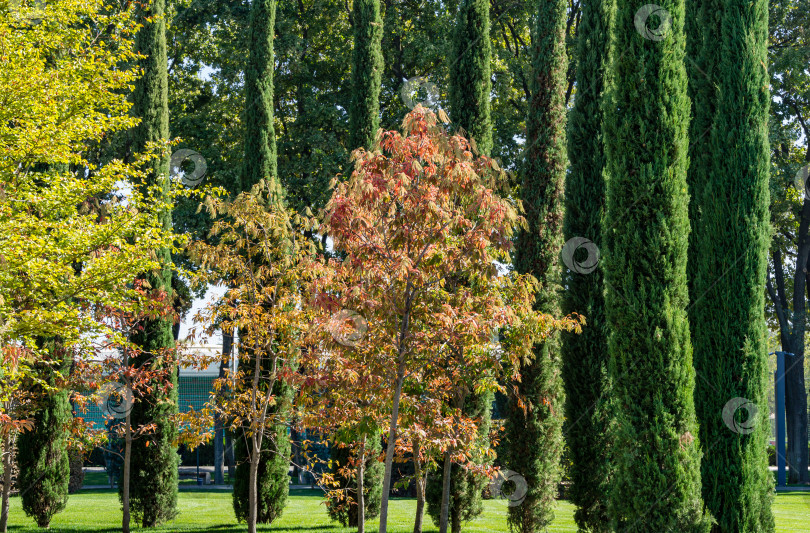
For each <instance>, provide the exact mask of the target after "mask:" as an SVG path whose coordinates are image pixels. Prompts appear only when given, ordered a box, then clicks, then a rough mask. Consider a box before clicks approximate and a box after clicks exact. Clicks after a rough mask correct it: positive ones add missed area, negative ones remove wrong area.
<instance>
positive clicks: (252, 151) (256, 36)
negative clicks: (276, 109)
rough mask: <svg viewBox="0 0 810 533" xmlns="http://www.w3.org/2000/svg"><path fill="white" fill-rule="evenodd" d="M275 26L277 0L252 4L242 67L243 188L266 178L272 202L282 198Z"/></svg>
mask: <svg viewBox="0 0 810 533" xmlns="http://www.w3.org/2000/svg"><path fill="white" fill-rule="evenodd" d="M275 29H276V0H259V1H256V2H253V3H252V7H251V10H250V31H249V34H248V38H249V40H248V44H249V46H250V56H249V59H248V62H247V66H246V67H245V138H244V144H245V161H244V166H243V172H242V181H241V184H242V187H241V189H242V191H249V190H250V189H251V187H253V185H254V184H256V183H258V182H259V181H261V180H267V181H268V183H270V184H274V185H275V187H276V188H275V189H274V190H273V191H271V193H272V194H275V195H276V197H275V198H274V200H275V201H279V200H280V199H281V190H280V189H278V188H277V184H278V163H277V161H276V130H275V126H274V124H273V68H274V64H273V56H274V54H273V39H274V37H275Z"/></svg>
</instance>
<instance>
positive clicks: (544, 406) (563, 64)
mask: <svg viewBox="0 0 810 533" xmlns="http://www.w3.org/2000/svg"><path fill="white" fill-rule="evenodd" d="M536 5H537V12H536V13H535V17H534V28H533V32H532V47H531V51H532V52H531V59H532V70H531V79H530V84H531V85H530V88H531V99H530V101H529V113H528V116H527V117H526V143H527V148H526V158H525V161H524V166H523V169H522V172H523V181H522V185H521V189H520V197H521V200H522V201H523V207H524V209H525V211H526V212H525V216H526V221H527V223H528V228H527V230H526V231H523V232H521V233H520V235H519V236H518V240H517V244H516V247H515V268H516V270H517V271H518V272H521V273H527V274H531V275H533V276H534V277H535V278H537V280H538V282H539V284H540V285H539V288H538V292H537V295H536V301H535V309H537V310H539V311H542V312H544V313H551V314H553V315H557V314H559V289H560V262H559V259H560V257H559V254H560V249H561V247H562V223H563V188H564V183H565V169H566V146H565V122H566V108H565V89H566V78H565V75H566V71H567V70H568V61H567V56H566V52H565V23H566V8H567V2H566V1H565V0H554V1H550V2H545V1H541V2H537V4H536ZM560 366H561V365H560V346H559V339H558V338H556V337H552V338H549V339H547V340H546V341H544V342H542V343H540V344H538V345H537V346H535V358H534V360H533V361H532V362H531V363H529V364H528V365H525V366H524V367H523V368H521V370H520V374H521V381H520V382H516V383H514V387H515V389H516V391H517V392H518V393H519V394H520V396H521V397H522V399H523V401H525V403H526V409H525V410H524V408H523V406H522V405H520V403H519V402H518V401H517V399H516V398H514V397H511V398H510V399H509V402H508V403H507V420H506V434H505V436H504V444H505V450H506V457H505V458H504V464H505V465H506V466H507V467H508V468H509V469H511V470H514V471H515V472H517V473H518V474H520V475H521V476H523V477H524V478H525V479H526V482H527V486H528V493H527V494H526V499H525V501H524V502H523V503H522V504H521V505H516V506H512V507H509V517H508V522H509V525H510V528H511V529H512V530H514V531H520V532H522V533H533V532H536V531H542V530H544V529H545V528H546V526H547V525H548V524H549V523H550V522H551V520H552V518H553V513H554V498H555V495H556V492H557V484H558V482H559V480H560V474H561V471H560V455H561V454H562V432H561V429H562V416H560V414H561V411H562V404H563V397H564V395H563V389H562V379H561V376H560Z"/></svg>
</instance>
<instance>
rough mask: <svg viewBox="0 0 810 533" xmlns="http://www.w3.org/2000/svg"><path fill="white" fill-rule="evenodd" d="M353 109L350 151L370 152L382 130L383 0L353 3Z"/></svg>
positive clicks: (350, 128)
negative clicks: (380, 129) (366, 150)
mask: <svg viewBox="0 0 810 533" xmlns="http://www.w3.org/2000/svg"><path fill="white" fill-rule="evenodd" d="M352 24H353V25H354V52H353V55H352V105H351V109H350V111H349V149H351V150H354V149H355V148H360V147H362V148H366V149H370V148H371V147H372V145H373V144H374V138H375V136H376V135H377V129H378V128H379V127H380V83H381V81H382V71H383V57H382V50H381V45H382V34H383V28H382V18H381V17H380V0H354V4H353V7H352Z"/></svg>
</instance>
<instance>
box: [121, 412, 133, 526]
mask: <svg viewBox="0 0 810 533" xmlns="http://www.w3.org/2000/svg"><path fill="white" fill-rule="evenodd" d="M125 424H126V437H125V438H124V476H123V479H122V480H121V489H122V493H121V506H122V508H123V517H122V519H121V531H122V532H123V533H129V522H130V514H129V477H130V463H131V462H132V418H131V417H130V414H129V412H127V418H126V422H125Z"/></svg>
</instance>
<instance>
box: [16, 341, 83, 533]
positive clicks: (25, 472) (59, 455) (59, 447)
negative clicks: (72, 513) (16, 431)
mask: <svg viewBox="0 0 810 533" xmlns="http://www.w3.org/2000/svg"><path fill="white" fill-rule="evenodd" d="M40 348H41V349H42V350H43V353H44V354H46V357H47V358H48V361H47V362H43V363H41V364H39V365H37V368H36V370H37V378H38V379H41V380H42V381H43V382H44V383H45V384H46V385H47V386H49V387H58V386H59V385H60V383H59V382H60V381H61V379H63V378H64V374H66V372H67V370H68V368H69V367H70V361H69V360H68V359H67V358H65V354H64V353H61V351H60V350H59V349H58V343H57V342H56V341H55V340H53V339H48V340H46V341H42V342H41V345H40ZM60 374H62V375H61V376H60ZM30 391H31V392H32V393H33V394H35V395H37V396H38V398H37V400H36V410H35V411H34V415H33V417H32V420H31V422H32V423H33V429H32V430H31V431H25V432H22V433H20V435H19V436H18V437H17V468H18V469H19V473H18V478H17V486H18V487H20V499H21V500H22V508H23V510H24V511H25V514H27V515H28V516H30V517H32V518H34V519H35V520H36V521H37V525H38V526H39V527H49V525H50V522H51V518H52V517H53V515H55V514H56V513H58V512H60V511H62V510H63V509H64V508H65V505H66V504H67V499H68V485H69V481H70V458H69V456H68V449H67V435H68V432H67V425H68V424H70V419H71V409H70V402H69V401H68V391H67V390H64V389H62V390H58V389H57V390H56V391H48V390H47V389H46V388H44V387H43V386H42V385H40V384H36V383H31V385H30Z"/></svg>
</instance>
